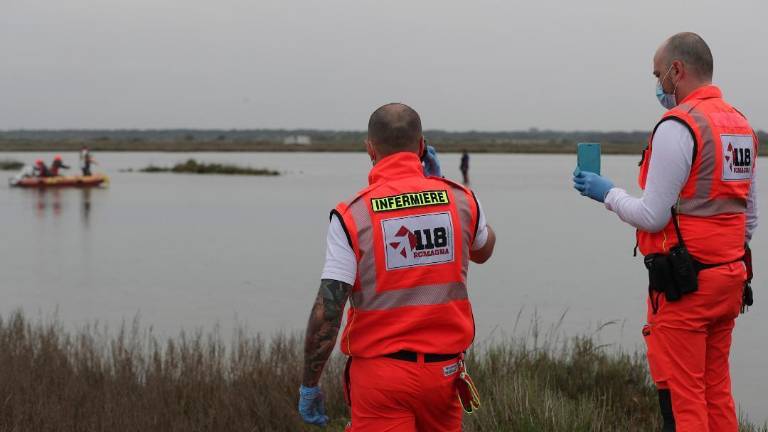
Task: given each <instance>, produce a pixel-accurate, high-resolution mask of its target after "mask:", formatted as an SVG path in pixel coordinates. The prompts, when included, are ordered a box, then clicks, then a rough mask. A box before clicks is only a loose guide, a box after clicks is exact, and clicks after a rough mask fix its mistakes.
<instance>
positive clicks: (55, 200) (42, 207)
mask: <svg viewBox="0 0 768 432" xmlns="http://www.w3.org/2000/svg"><path fill="white" fill-rule="evenodd" d="M36 198H37V199H36V200H35V209H36V210H37V212H36V214H37V217H38V218H43V217H45V215H46V214H47V213H48V209H49V208H50V209H51V213H52V214H53V215H54V216H60V215H61V190H59V189H50V190H49V189H45V188H41V189H38V190H37V197H36Z"/></svg>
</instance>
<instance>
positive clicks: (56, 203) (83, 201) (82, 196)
mask: <svg viewBox="0 0 768 432" xmlns="http://www.w3.org/2000/svg"><path fill="white" fill-rule="evenodd" d="M34 194H35V199H34V207H35V215H36V216H37V217H38V218H39V219H43V218H46V217H47V216H48V215H53V216H54V217H60V216H61V215H62V214H63V213H64V212H65V211H66V209H67V208H68V207H69V208H74V207H75V206H74V200H75V199H78V198H79V202H80V205H79V206H78V207H79V209H80V222H81V223H82V225H83V227H85V228H88V226H89V225H90V221H91V210H92V203H93V199H92V194H93V191H92V189H91V188H79V189H68V190H62V189H54V188H51V189H37V190H35V191H34ZM75 194H77V195H79V197H76V196H75Z"/></svg>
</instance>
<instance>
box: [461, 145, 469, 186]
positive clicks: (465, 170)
mask: <svg viewBox="0 0 768 432" xmlns="http://www.w3.org/2000/svg"><path fill="white" fill-rule="evenodd" d="M459 169H461V175H462V176H463V177H464V185H468V184H469V153H467V151H466V150H464V153H463V154H462V155H461V165H460V166H459Z"/></svg>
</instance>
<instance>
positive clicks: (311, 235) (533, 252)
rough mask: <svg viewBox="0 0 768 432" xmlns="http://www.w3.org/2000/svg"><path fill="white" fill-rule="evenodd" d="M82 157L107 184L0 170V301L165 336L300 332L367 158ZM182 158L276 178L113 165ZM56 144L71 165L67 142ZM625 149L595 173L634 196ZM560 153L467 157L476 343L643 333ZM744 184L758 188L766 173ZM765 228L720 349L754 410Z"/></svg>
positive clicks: (617, 233) (615, 227)
mask: <svg viewBox="0 0 768 432" xmlns="http://www.w3.org/2000/svg"><path fill="white" fill-rule="evenodd" d="M39 156H40V155H38V154H35V155H33V154H24V153H10V154H2V155H0V157H3V158H5V157H8V158H13V159H20V160H24V161H31V160H34V159H35V158H37V157H39ZM52 156H53V155H52V154H50V155H49V154H46V155H45V158H46V159H50V158H51V157H52ZM95 157H96V158H97V159H98V160H99V161H100V162H101V167H103V169H104V170H105V171H106V172H107V173H108V174H109V175H110V176H111V179H112V181H111V185H110V186H109V187H108V188H106V189H94V190H78V189H62V190H48V191H35V190H18V189H10V188H9V187H8V186H7V184H6V183H5V182H4V181H2V182H0V224H1V226H2V236H1V237H0V238H1V240H2V241H0V272H1V273H2V279H0V280H2V282H0V288H1V290H2V291H1V293H2V296H3V302H2V306H1V307H0V313H2V314H4V315H5V314H8V313H9V312H10V311H12V310H14V309H18V308H21V309H23V310H24V311H25V312H27V314H28V315H32V316H39V317H50V316H51V315H52V314H54V313H57V314H58V316H59V317H60V318H61V319H62V320H63V321H64V322H65V324H66V325H68V326H72V327H78V326H82V325H84V324H86V323H91V322H93V321H96V320H98V321H99V322H102V323H105V324H107V325H109V326H111V327H113V328H114V327H115V326H118V325H120V323H121V322H122V321H123V320H131V319H133V318H134V317H136V316H138V317H139V318H140V320H141V322H142V323H143V324H145V325H152V326H153V327H154V329H155V331H156V333H158V334H160V335H162V336H172V335H174V334H176V333H177V332H178V331H180V330H181V329H182V328H184V329H197V328H202V329H210V328H211V327H213V326H214V325H215V324H219V325H220V327H221V329H222V332H223V333H224V334H225V335H226V334H227V332H228V331H230V330H231V329H232V328H234V327H236V326H242V325H245V326H247V327H248V328H249V329H251V330H252V331H254V332H255V331H259V332H262V333H265V334H271V333H275V332H277V331H295V330H303V327H304V325H305V323H306V319H307V315H308V312H309V307H310V306H311V304H312V301H313V299H314V296H315V293H316V290H317V285H318V281H319V276H320V271H321V269H322V264H323V258H324V252H325V233H326V226H327V223H328V212H329V210H330V209H331V208H333V206H334V205H335V204H336V203H337V202H338V201H340V200H342V199H345V198H347V197H348V196H349V195H351V194H353V193H354V192H355V191H357V190H358V189H360V188H361V187H362V186H363V185H364V184H365V183H366V182H367V180H366V179H367V172H368V169H369V168H370V163H369V161H368V159H367V156H366V155H365V154H364V153H356V154H280V153H269V154H263V153H249V154H239V153H202V154H168V153H98V154H96V155H95ZM188 157H195V158H198V159H199V160H203V161H207V162H214V161H216V162H233V163H240V164H246V165H252V166H263V167H268V168H273V169H277V170H280V171H282V172H284V175H282V176H280V177H275V178H272V177H241V176H195V175H179V174H139V173H120V172H118V171H119V170H120V169H126V168H134V169H135V168H141V167H144V166H146V165H148V164H150V163H152V164H156V165H170V164H173V163H175V162H178V161H182V160H184V159H186V158H188ZM67 158H68V159H69V161H68V162H70V163H72V165H77V164H76V155H65V162H66V159H67ZM441 160H442V163H443V167H444V168H443V169H444V174H446V176H448V177H451V178H455V179H460V178H461V176H460V173H459V170H458V166H459V155H443V156H442V158H441ZM637 161H638V158H637V157H623V156H622V157H620V156H610V157H607V158H605V159H604V161H603V163H604V170H605V174H607V175H608V176H610V177H611V178H612V179H613V180H614V182H615V183H616V184H617V185H619V186H622V187H625V188H627V189H628V190H629V191H630V192H635V193H636V192H637V187H636V186H635V176H636V172H637ZM573 166H574V157H572V156H538V155H537V156H528V155H474V156H472V159H471V171H470V175H471V178H472V186H473V188H474V189H475V191H476V193H477V195H478V197H479V198H480V200H481V202H482V203H483V207H484V208H485V210H486V213H487V215H488V219H489V223H490V224H491V225H493V227H494V228H495V230H496V232H497V234H498V236H499V241H498V244H497V250H496V254H495V256H494V257H493V258H492V260H491V261H490V262H488V263H487V264H485V265H483V266H476V265H475V266H473V267H472V269H471V270H470V290H471V291H470V296H471V299H472V301H473V304H474V309H475V316H476V320H477V329H478V338H477V340H478V341H480V342H484V341H488V340H492V339H497V338H503V337H506V336H509V335H515V334H525V332H526V331H528V330H529V328H530V323H531V321H532V320H538V321H540V322H541V324H542V326H543V327H545V328H546V327H548V326H550V325H553V324H555V323H556V322H558V320H559V319H560V317H561V316H562V315H563V314H565V318H564V320H563V323H562V325H561V327H560V328H561V333H565V334H582V333H590V332H593V331H595V329H596V328H597V327H598V326H600V325H601V324H603V323H606V322H612V321H615V322H616V324H613V325H610V326H607V327H606V328H604V329H603V330H601V331H600V332H599V337H600V339H601V341H602V342H604V343H607V344H613V345H615V346H617V347H622V348H624V349H628V350H632V349H635V348H636V347H642V336H641V334H640V329H641V326H642V324H643V322H644V316H645V303H644V302H645V297H646V295H647V291H646V282H645V281H646V278H647V277H646V274H645V271H644V268H643V265H642V261H641V259H640V258H639V257H638V258H633V257H632V247H633V246H634V231H633V230H632V229H631V228H630V227H629V226H627V225H625V224H623V223H622V222H621V221H619V220H618V218H617V217H616V216H615V215H613V214H612V213H610V212H608V211H606V210H605V209H604V208H603V207H602V206H601V205H599V204H597V203H594V202H592V201H589V200H587V199H585V198H582V197H580V196H579V195H577V194H576V193H575V191H573V190H572V189H571V186H570V173H571V171H572V170H573ZM99 169H101V168H99ZM0 174H2V173H0ZM7 175H8V176H10V173H8V174H7ZM761 179H763V180H764V179H768V177H767V176H762V177H761ZM759 190H760V192H761V196H760V200H761V201H762V202H763V203H765V202H767V201H766V200H768V185H765V184H764V183H763V184H761V185H760V187H759ZM766 225H768V223H767V224H766ZM765 229H768V227H765V226H763V227H761V228H759V229H758V232H757V234H756V238H755V239H754V240H753V250H754V254H755V267H756V269H757V275H758V276H757V283H756V288H757V290H758V291H757V299H756V302H757V304H756V307H755V308H754V309H753V310H751V311H750V312H749V313H748V314H746V315H743V316H742V317H740V318H739V320H738V322H737V326H736V331H735V335H734V349H733V353H732V356H731V358H732V363H733V368H732V369H733V371H734V372H733V374H734V377H733V380H734V391H735V396H736V399H737V401H738V403H739V405H740V407H741V408H742V409H743V410H745V411H746V412H747V413H748V414H749V415H750V416H751V417H752V418H758V419H766V418H768V367H766V364H765V355H766V354H767V353H768V347H767V346H766V342H765V336H764V333H763V332H764V331H765V330H766V329H767V328H768V312H766V311H768V303H764V300H763V298H764V296H763V295H761V292H766V290H765V289H763V286H764V284H762V283H761V282H762V281H763V278H762V272H761V269H766V268H768V255H767V254H768V235H764V233H763V231H764V230H765ZM518 316H520V319H519V323H518ZM516 323H518V324H517V328H516V327H515V326H516Z"/></svg>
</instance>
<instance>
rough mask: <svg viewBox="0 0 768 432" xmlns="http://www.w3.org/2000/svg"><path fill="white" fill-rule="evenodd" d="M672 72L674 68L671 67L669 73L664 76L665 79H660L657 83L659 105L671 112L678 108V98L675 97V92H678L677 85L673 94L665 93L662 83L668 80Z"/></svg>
mask: <svg viewBox="0 0 768 432" xmlns="http://www.w3.org/2000/svg"><path fill="white" fill-rule="evenodd" d="M671 71H672V66H670V67H669V70H668V71H667V73H665V74H664V78H662V79H660V80H659V81H657V82H656V99H658V100H659V103H660V104H661V106H663V107H664V108H666V109H668V110H670V109H672V108H674V107H676V106H677V98H676V97H675V91H676V90H677V84H675V89H674V90H672V94H669V93H664V87H663V86H662V85H661V83H662V82H663V81H664V80H665V79H667V75H669V72H671Z"/></svg>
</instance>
